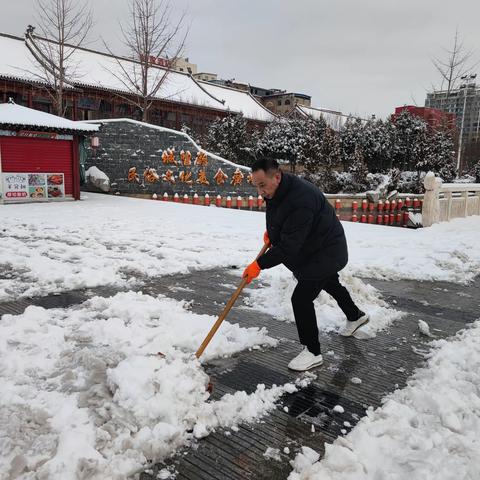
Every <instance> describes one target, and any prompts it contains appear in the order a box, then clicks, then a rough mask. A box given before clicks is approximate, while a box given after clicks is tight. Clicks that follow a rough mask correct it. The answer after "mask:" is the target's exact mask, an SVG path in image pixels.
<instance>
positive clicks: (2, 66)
mask: <svg viewBox="0 0 480 480" xmlns="http://www.w3.org/2000/svg"><path fill="white" fill-rule="evenodd" d="M0 51H1V52H2V55H1V56H0V77H3V78H12V79H18V80H27V81H37V82H38V81H39V78H38V76H36V75H35V72H37V73H39V72H40V70H39V67H38V65H37V64H36V62H35V60H34V58H33V56H32V54H31V53H30V51H29V50H28V48H27V47H26V45H25V42H24V40H23V38H20V37H13V36H7V35H5V34H0ZM71 61H72V64H74V65H75V70H76V72H77V73H78V75H77V78H76V80H75V82H74V83H75V85H76V86H79V87H81V86H86V87H94V88H101V89H107V90H114V91H117V92H122V93H129V92H130V91H129V89H128V86H127V82H126V81H125V76H124V75H123V74H122V68H123V69H125V70H126V71H127V72H128V73H129V74H131V73H132V72H133V70H134V69H135V68H136V69H137V70H138V69H139V67H140V64H139V63H137V62H134V61H132V60H128V59H124V58H121V59H119V61H120V62H121V66H120V65H119V63H118V61H117V60H116V59H115V58H114V57H112V56H111V55H109V54H105V53H102V52H97V51H92V50H86V49H77V50H76V51H75V53H74V54H73V55H72V57H71ZM149 71H150V78H151V81H152V82H153V81H154V80H155V79H157V78H161V77H162V76H163V75H165V74H166V73H167V70H166V69H164V68H162V67H159V66H156V65H152V68H150V69H149ZM245 96H246V95H244V97H245ZM156 97H158V98H161V99H163V100H169V101H173V102H180V103H185V104H190V105H191V104H193V105H198V106H201V107H206V108H212V109H216V110H221V111H232V112H237V113H238V112H243V114H244V115H245V117H247V118H250V119H255V120H263V121H269V120H270V119H271V118H272V119H273V117H271V118H270V117H269V115H268V110H267V111H265V108H264V107H263V106H262V105H260V104H259V103H258V102H256V101H255V100H253V101H252V100H248V99H244V98H243V97H240V96H238V95H234V94H232V95H224V97H227V98H219V97H217V96H215V95H214V94H213V93H211V92H210V91H209V90H207V88H204V85H200V84H199V83H198V82H197V81H196V80H195V79H194V78H193V77H191V76H190V75H189V74H187V73H182V72H176V71H170V72H168V74H167V77H166V78H165V81H164V83H163V84H162V86H161V87H160V89H159V91H158V92H157V94H156ZM241 98H242V101H240V99H241Z"/></svg>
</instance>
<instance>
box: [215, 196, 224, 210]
mask: <svg viewBox="0 0 480 480" xmlns="http://www.w3.org/2000/svg"><path fill="white" fill-rule="evenodd" d="M215 205H216V206H217V207H221V206H222V197H221V196H220V195H217V198H216V199H215Z"/></svg>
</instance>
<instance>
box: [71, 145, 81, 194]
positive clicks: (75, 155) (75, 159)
mask: <svg viewBox="0 0 480 480" xmlns="http://www.w3.org/2000/svg"><path fill="white" fill-rule="evenodd" d="M79 157H80V153H79V151H78V135H73V141H72V193H73V198H74V199H75V200H80V158H79Z"/></svg>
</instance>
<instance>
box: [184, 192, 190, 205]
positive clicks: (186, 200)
mask: <svg viewBox="0 0 480 480" xmlns="http://www.w3.org/2000/svg"><path fill="white" fill-rule="evenodd" d="M183 203H190V200H189V198H188V195H187V194H185V195H184V196H183Z"/></svg>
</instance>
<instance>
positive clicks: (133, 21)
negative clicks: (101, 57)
mask: <svg viewBox="0 0 480 480" xmlns="http://www.w3.org/2000/svg"><path fill="white" fill-rule="evenodd" d="M184 20H185V14H183V15H181V16H180V19H179V20H178V21H176V22H173V21H172V19H171V7H170V3H169V1H168V0H131V6H130V24H129V25H128V27H127V28H123V27H122V25H120V28H121V32H122V37H123V43H124V44H125V46H126V47H127V48H128V50H129V54H130V57H131V59H132V61H130V62H125V61H124V60H122V59H120V58H118V57H116V56H115V55H114V54H113V53H112V51H111V50H110V48H109V47H108V45H106V44H105V46H106V48H107V50H108V51H109V52H110V54H112V55H113V56H114V57H115V58H116V61H117V64H118V66H119V71H118V73H115V72H112V74H113V75H114V76H115V77H116V78H117V79H118V80H119V81H120V82H121V83H122V85H123V86H124V87H125V88H126V90H127V91H128V92H129V94H130V95H128V96H122V95H119V96H120V97H122V98H123V99H124V100H126V101H127V102H128V103H130V104H132V105H134V106H136V107H137V108H138V109H139V110H140V111H141V114H142V120H143V121H146V120H147V118H148V110H149V108H150V107H151V106H152V103H153V101H154V99H155V97H156V95H157V93H158V92H159V90H160V88H161V87H162V85H164V84H165V83H166V81H167V78H168V76H169V73H170V72H171V71H172V69H173V68H175V64H176V62H177V61H178V59H179V58H180V55H181V53H182V52H183V49H184V46H185V40H186V37H187V33H188V32H187V31H186V32H185V33H182V31H183V26H184ZM158 65H160V66H161V68H159V66H158Z"/></svg>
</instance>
